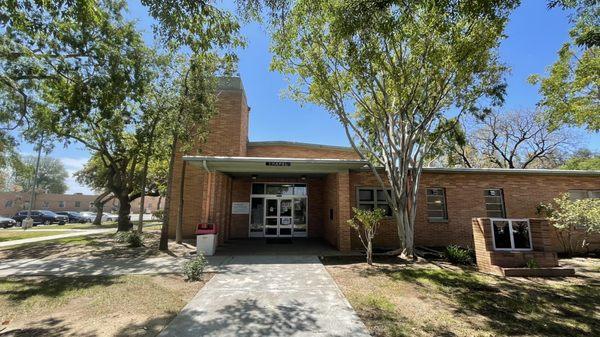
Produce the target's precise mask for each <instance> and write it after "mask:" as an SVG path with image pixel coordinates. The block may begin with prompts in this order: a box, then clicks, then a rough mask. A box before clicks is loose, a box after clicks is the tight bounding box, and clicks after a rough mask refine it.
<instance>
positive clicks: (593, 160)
mask: <svg viewBox="0 0 600 337" xmlns="http://www.w3.org/2000/svg"><path fill="white" fill-rule="evenodd" d="M560 168H561V169H565V170H598V171H600V154H598V153H594V152H592V151H590V150H588V149H579V150H578V151H577V152H575V154H573V156H571V158H569V159H568V160H567V161H566V162H565V163H564V164H563V165H562V166H561V167H560Z"/></svg>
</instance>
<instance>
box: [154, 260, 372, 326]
mask: <svg viewBox="0 0 600 337" xmlns="http://www.w3.org/2000/svg"><path fill="white" fill-rule="evenodd" d="M172 336H178V337H191V336H238V337H254V336H295V337H300V336H302V337H304V336H331V337H333V336H356V337H366V336H369V334H368V332H367V330H366V327H365V326H364V325H363V323H362V322H361V321H360V319H359V318H358V316H357V315H356V313H355V312H354V310H353V309H352V307H351V306H350V304H349V303H348V301H347V300H346V299H345V297H344V295H343V294H342V293H341V291H340V290H339V288H338V287H337V285H336V284H335V282H334V281H333V279H332V278H331V276H330V275H329V273H328V272H327V270H325V267H324V266H323V265H322V264H321V263H320V261H319V260H318V258H317V257H316V256H235V257H232V258H230V259H229V260H228V261H225V263H224V264H223V265H221V267H220V272H219V273H218V274H217V275H215V276H214V277H213V278H212V279H211V280H210V281H209V282H208V283H207V284H206V285H205V286H204V287H203V288H202V289H201V290H200V291H199V292H198V294H197V295H196V296H195V297H194V298H193V299H192V300H191V301H190V303H188V305H187V306H186V307H185V308H184V309H183V310H182V311H181V313H180V314H179V315H178V316H177V317H176V318H175V319H174V320H173V321H172V322H171V323H170V324H169V326H168V327H167V328H166V329H165V330H163V332H162V333H161V334H160V335H159V337H172Z"/></svg>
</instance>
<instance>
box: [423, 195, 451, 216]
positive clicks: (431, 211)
mask: <svg viewBox="0 0 600 337" xmlns="http://www.w3.org/2000/svg"><path fill="white" fill-rule="evenodd" d="M425 193H426V194H427V218H428V219H429V221H446V220H448V210H447V208H446V191H445V190H444V189H443V188H439V187H435V188H427V189H426V190H425Z"/></svg>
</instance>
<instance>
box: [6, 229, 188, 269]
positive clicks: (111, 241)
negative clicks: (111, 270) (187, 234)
mask: <svg viewBox="0 0 600 337" xmlns="http://www.w3.org/2000/svg"><path fill="white" fill-rule="evenodd" d="M36 233H37V231H36ZM45 233H54V234H60V232H56V231H54V232H45ZM143 235H144V246H143V247H137V248H131V247H128V246H127V244H125V243H117V242H115V238H114V236H115V234H114V233H107V234H95V235H85V236H76V237H70V238H63V239H56V240H48V241H43V242H35V243H30V244H24V245H18V246H10V247H5V248H0V261H1V260H2V259H27V258H37V259H52V258H68V257H77V258H87V257H107V258H109V257H121V258H126V257H152V256H161V255H164V254H169V255H177V256H183V255H186V254H188V253H189V252H192V251H195V247H194V246H191V245H186V244H183V245H180V244H176V243H175V242H169V252H161V251H159V250H158V241H159V238H160V231H158V230H151V229H148V228H146V227H145V228H144V234H143Z"/></svg>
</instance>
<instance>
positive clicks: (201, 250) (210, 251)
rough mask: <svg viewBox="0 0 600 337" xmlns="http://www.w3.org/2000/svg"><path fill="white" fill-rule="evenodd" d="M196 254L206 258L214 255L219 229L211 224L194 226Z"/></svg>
mask: <svg viewBox="0 0 600 337" xmlns="http://www.w3.org/2000/svg"><path fill="white" fill-rule="evenodd" d="M195 233H196V252H197V254H203V255H206V256H212V255H215V250H216V249H217V243H218V242H219V228H218V226H217V225H215V224H212V223H200V224H197V225H196V232H195Z"/></svg>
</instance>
